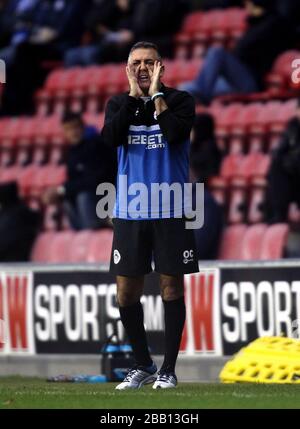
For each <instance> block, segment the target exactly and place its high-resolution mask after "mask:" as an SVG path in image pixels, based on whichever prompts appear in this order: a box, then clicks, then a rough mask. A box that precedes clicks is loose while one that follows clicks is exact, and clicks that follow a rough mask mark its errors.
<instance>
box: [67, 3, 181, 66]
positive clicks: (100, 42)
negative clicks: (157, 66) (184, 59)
mask: <svg viewBox="0 0 300 429" xmlns="http://www.w3.org/2000/svg"><path fill="white" fill-rule="evenodd" d="M188 10H189V1H186V0H109V1H108V0H102V1H101V0H99V1H94V7H93V8H92V10H91V11H90V14H89V16H88V19H87V23H86V24H87V29H88V30H89V31H90V34H91V38H92V41H91V43H90V44H89V45H87V46H81V47H77V48H74V49H71V50H69V51H68V52H67V53H66V55H65V65H66V66H68V67H71V66H75V65H90V64H95V63H105V62H112V61H113V62H118V61H125V60H126V59H127V57H128V53H129V50H130V47H131V46H132V44H133V43H135V42H136V41H138V40H144V39H145V40H149V41H151V42H154V43H156V44H158V45H159V46H160V50H161V52H162V55H163V56H168V57H170V56H171V55H172V47H173V38H172V36H173V34H174V33H175V32H176V31H178V30H179V28H180V26H181V23H182V20H183V17H184V15H185V13H186V12H187V11H188ZM166 22H168V25H166Z"/></svg>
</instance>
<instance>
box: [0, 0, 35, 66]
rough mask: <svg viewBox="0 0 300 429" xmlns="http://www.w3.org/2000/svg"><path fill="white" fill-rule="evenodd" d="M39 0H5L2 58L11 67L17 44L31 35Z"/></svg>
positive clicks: (0, 44)
mask: <svg viewBox="0 0 300 429" xmlns="http://www.w3.org/2000/svg"><path fill="white" fill-rule="evenodd" d="M38 2H39V0H5V1H4V2H3V3H4V7H3V8H2V14H1V15H0V21H1V27H0V28H1V30H0V31H1V36H0V46H1V48H2V49H1V50H0V58H1V59H2V60H4V61H5V63H6V66H7V67H9V66H11V65H12V64H13V62H14V61H15V56H16V53H17V46H18V45H20V44H21V43H24V42H26V40H28V37H29V36H30V31H31V26H32V23H33V19H34V13H35V11H36V7H37V4H38Z"/></svg>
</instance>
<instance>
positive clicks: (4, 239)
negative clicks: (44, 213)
mask: <svg viewBox="0 0 300 429" xmlns="http://www.w3.org/2000/svg"><path fill="white" fill-rule="evenodd" d="M40 220H41V219H40V214H39V213H38V212H36V211H34V210H32V209H30V208H29V207H27V206H26V205H25V203H24V202H23V201H22V200H21V199H20V198H19V195H18V187H17V184H16V183H15V182H10V183H4V184H1V185H0V262H25V261H28V260H29V257H30V252H31V247H32V245H33V242H34V239H35V237H36V236H37V234H38V231H39V226H40Z"/></svg>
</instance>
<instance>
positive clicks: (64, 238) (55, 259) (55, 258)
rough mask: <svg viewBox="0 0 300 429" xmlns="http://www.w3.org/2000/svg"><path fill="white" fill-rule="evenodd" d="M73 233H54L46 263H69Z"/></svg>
mask: <svg viewBox="0 0 300 429" xmlns="http://www.w3.org/2000/svg"><path fill="white" fill-rule="evenodd" d="M74 235H75V232H73V231H62V232H57V233H55V236H54V237H53V240H51V243H50V248H49V253H48V255H47V256H48V259H47V262H49V263H53V264H57V263H63V262H65V263H66V262H70V257H69V255H70V251H71V248H72V246H73V244H72V243H73V238H74Z"/></svg>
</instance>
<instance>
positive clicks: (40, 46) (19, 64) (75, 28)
mask: <svg viewBox="0 0 300 429" xmlns="http://www.w3.org/2000/svg"><path fill="white" fill-rule="evenodd" d="M16 1H18V3H20V4H18V9H20V8H21V10H22V14H21V12H20V14H21V16H18V25H17V24H16V25H17V28H18V31H17V30H16V32H15V33H14V35H13V37H12V39H11V44H13V46H9V47H8V51H7V49H6V50H5V52H4V54H5V57H4V58H5V59H6V60H7V61H8V64H7V82H6V85H5V87H4V93H3V101H2V106H1V107H2V108H1V114H2V115H4V116H15V115H16V116H17V115H21V114H25V115H28V114H31V113H32V114H33V113H34V111H35V105H34V92H35V90H36V89H37V88H38V87H40V86H42V84H43V82H44V79H45V77H46V75H47V71H48V70H47V69H46V68H45V67H43V63H44V62H45V61H46V62H47V61H60V60H62V58H63V55H64V52H65V51H66V50H67V49H69V48H70V47H72V46H77V45H78V44H79V43H80V40H81V36H82V31H83V24H82V21H83V17H84V15H85V12H86V9H87V7H88V2H83V1H82V0H23V1H20V0H16ZM25 6H26V9H25V10H24V8H25ZM21 18H22V19H21ZM19 25H21V27H20V28H19ZM11 48H13V49H12V50H11ZM2 53H3V51H2Z"/></svg>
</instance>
